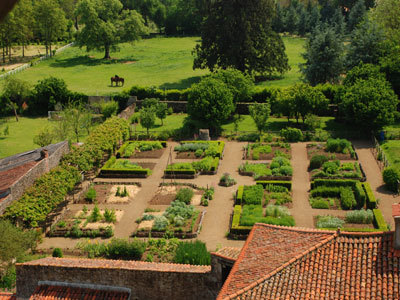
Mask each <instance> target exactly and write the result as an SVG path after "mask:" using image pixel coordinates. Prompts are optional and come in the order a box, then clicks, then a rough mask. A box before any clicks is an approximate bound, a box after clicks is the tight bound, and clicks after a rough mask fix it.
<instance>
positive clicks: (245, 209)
mask: <svg viewBox="0 0 400 300" xmlns="http://www.w3.org/2000/svg"><path fill="white" fill-rule="evenodd" d="M291 203H292V197H291V192H290V189H289V188H288V187H287V185H285V184H281V183H279V182H278V183H276V184H275V183H273V182H271V183H267V182H265V184H257V185H253V186H239V188H238V190H237V193H236V203H235V207H234V212H233V215H232V220H231V228H230V232H229V235H230V237H231V238H239V239H245V238H246V237H247V235H248V234H249V232H250V230H251V228H252V226H253V225H254V224H255V223H265V224H273V225H282V226H294V225H295V222H294V218H293V217H292V216H291V215H290V212H289V210H288V207H290V206H291Z"/></svg>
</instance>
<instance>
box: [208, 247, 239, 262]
mask: <svg viewBox="0 0 400 300" xmlns="http://www.w3.org/2000/svg"><path fill="white" fill-rule="evenodd" d="M241 250H242V249H241V248H235V247H225V248H221V249H219V250H218V251H217V252H213V253H212V254H213V255H216V256H219V257H222V258H225V259H227V260H231V261H236V260H237V258H238V257H239V253H240V251H241Z"/></svg>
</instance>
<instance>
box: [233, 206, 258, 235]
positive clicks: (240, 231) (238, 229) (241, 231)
mask: <svg viewBox="0 0 400 300" xmlns="http://www.w3.org/2000/svg"><path fill="white" fill-rule="evenodd" d="M241 216H242V206H241V205H235V208H234V209H233V216H232V224H231V228H230V230H229V235H230V236H231V237H232V238H241V239H245V238H246V236H247V235H248V234H249V233H250V231H251V228H252V227H253V226H240V217H241Z"/></svg>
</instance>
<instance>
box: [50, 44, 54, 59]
mask: <svg viewBox="0 0 400 300" xmlns="http://www.w3.org/2000/svg"><path fill="white" fill-rule="evenodd" d="M49 49H50V57H52V56H53V53H51V44H50V47H49Z"/></svg>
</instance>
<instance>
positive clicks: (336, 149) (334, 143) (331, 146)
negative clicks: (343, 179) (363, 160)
mask: <svg viewBox="0 0 400 300" xmlns="http://www.w3.org/2000/svg"><path fill="white" fill-rule="evenodd" d="M351 150H352V147H351V143H350V142H349V141H348V140H346V139H328V140H327V141H326V151H328V152H333V153H344V154H347V153H350V152H351Z"/></svg>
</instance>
